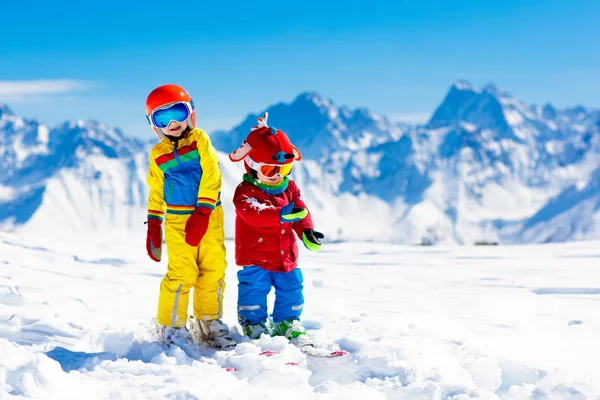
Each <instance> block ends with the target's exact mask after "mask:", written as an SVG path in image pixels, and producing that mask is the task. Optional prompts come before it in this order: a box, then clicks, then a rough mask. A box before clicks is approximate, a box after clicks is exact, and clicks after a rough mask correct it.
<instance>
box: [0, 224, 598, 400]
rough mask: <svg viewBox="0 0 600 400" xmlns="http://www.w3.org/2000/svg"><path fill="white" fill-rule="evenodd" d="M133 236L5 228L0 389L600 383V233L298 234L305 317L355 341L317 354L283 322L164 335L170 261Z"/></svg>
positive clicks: (565, 390)
mask: <svg viewBox="0 0 600 400" xmlns="http://www.w3.org/2000/svg"><path fill="white" fill-rule="evenodd" d="M144 243H145V235H144V230H143V227H140V229H138V230H137V231H135V232H130V233H125V232H123V231H113V232H111V234H100V233H99V232H91V233H90V234H89V235H69V234H64V235H61V236H60V237H48V236H43V237H41V238H34V237H33V236H32V235H27V236H24V235H18V234H6V233H0V254H1V255H2V257H1V259H0V398H2V399H7V400H8V399H17V398H43V399H61V400H62V399H81V398H85V399H113V398H119V399H198V398H200V399H211V400H219V399H234V398H244V399H248V400H250V399H261V400H262V399H282V398H285V399H375V400H378V399H381V400H383V399H406V400H441V399H447V400H451V399H452V400H462V399H488V400H498V399H503V400H509V399H512V400H520V399H561V400H563V399H565V400H568V399H597V398H598V396H600V375H599V374H598V368H597V360H598V358H599V357H600V346H598V330H599V329H600V314H599V313H598V312H597V305H596V303H597V301H594V300H597V298H598V296H600V281H599V279H600V275H599V271H598V268H597V264H598V257H600V254H599V251H598V249H599V245H600V243H598V242H589V243H568V244H551V245H530V246H499V247H473V246H464V247H455V246H452V247H444V246H440V247H439V248H435V249H432V248H426V247H420V246H401V245H385V244H375V243H371V244H369V243H336V244H332V243H329V244H327V245H326V246H324V248H323V250H322V251H321V252H319V253H310V252H308V251H305V250H304V249H302V250H301V255H300V259H301V263H302V266H303V267H302V268H303V274H304V278H305V281H304V284H305V291H304V293H305V308H304V313H303V320H304V324H305V325H306V326H307V327H308V329H309V332H310V333H311V334H312V335H314V337H315V338H316V339H317V340H318V341H319V342H320V343H323V344H326V345H329V346H332V348H341V349H344V350H346V351H349V352H350V355H349V356H346V358H337V359H312V358H310V357H307V356H305V355H303V354H302V353H300V351H299V350H298V349H297V348H295V347H294V346H292V345H290V344H288V343H287V341H286V340H283V339H282V338H281V337H279V338H270V337H266V336H265V337H263V338H261V340H257V341H249V340H247V339H246V338H243V337H240V336H236V338H237V339H238V340H239V341H240V344H239V345H238V347H237V348H236V350H234V351H227V352H219V351H214V350H210V349H206V348H195V347H193V346H187V347H184V348H183V349H182V348H165V347H164V346H161V345H159V344H158V343H156V342H155V341H153V339H152V337H151V330H152V323H151V318H152V317H154V315H155V312H156V301H157V296H158V287H159V282H160V280H161V278H162V275H163V273H164V272H165V271H166V261H163V262H162V263H161V264H160V265H159V264H156V263H154V262H152V261H150V260H149V259H148V258H147V256H146V254H145V251H144ZM136 249H137V250H136ZM227 250H228V253H227V254H228V255H229V257H228V261H229V265H230V267H229V269H228V273H227V278H226V281H227V289H226V291H225V304H224V315H225V318H224V319H225V322H227V323H228V324H229V325H230V326H231V327H233V326H234V325H235V324H236V302H237V290H236V283H237V280H236V276H235V271H236V267H235V266H234V263H233V251H232V250H233V242H231V241H228V242H227ZM548 271H552V273H548ZM269 303H270V304H272V303H273V298H272V297H270V298H269ZM265 350H276V351H278V352H279V353H280V355H279V356H275V357H265V356H260V355H259V353H260V352H262V351H265ZM289 362H295V363H297V364H298V365H286V363H289ZM232 367H234V368H237V371H235V372H228V371H227V370H226V368H232Z"/></svg>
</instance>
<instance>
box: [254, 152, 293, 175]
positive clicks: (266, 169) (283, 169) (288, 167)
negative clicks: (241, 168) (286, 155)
mask: <svg viewBox="0 0 600 400" xmlns="http://www.w3.org/2000/svg"><path fill="white" fill-rule="evenodd" d="M246 162H247V163H248V166H249V167H250V168H252V169H253V170H255V171H260V173H261V174H263V175H264V176H266V177H268V178H272V177H274V176H275V175H277V174H279V175H281V176H287V175H289V174H290V172H292V168H293V167H294V163H293V162H291V163H289V164H264V163H259V162H256V161H254V160H253V159H251V158H250V157H246Z"/></svg>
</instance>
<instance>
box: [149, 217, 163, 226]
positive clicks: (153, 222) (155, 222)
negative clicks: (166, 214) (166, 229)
mask: <svg viewBox="0 0 600 400" xmlns="http://www.w3.org/2000/svg"><path fill="white" fill-rule="evenodd" d="M147 223H148V228H150V227H155V226H156V227H159V228H160V227H161V226H162V219H153V218H148V222H147Z"/></svg>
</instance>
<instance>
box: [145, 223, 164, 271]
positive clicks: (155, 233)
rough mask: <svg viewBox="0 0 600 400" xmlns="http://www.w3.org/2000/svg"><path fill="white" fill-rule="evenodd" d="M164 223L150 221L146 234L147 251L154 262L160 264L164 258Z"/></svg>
mask: <svg viewBox="0 0 600 400" xmlns="http://www.w3.org/2000/svg"><path fill="white" fill-rule="evenodd" d="M161 225H162V223H161V222H160V221H157V220H155V219H151V220H149V221H148V233H147V234H146V251H147V252H148V256H150V258H151V259H152V260H153V261H156V262H159V261H160V257H161V256H162V229H161Z"/></svg>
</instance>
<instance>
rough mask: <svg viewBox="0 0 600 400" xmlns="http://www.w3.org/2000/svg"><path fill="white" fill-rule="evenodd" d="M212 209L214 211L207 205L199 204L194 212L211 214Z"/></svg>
mask: <svg viewBox="0 0 600 400" xmlns="http://www.w3.org/2000/svg"><path fill="white" fill-rule="evenodd" d="M212 211H213V209H212V208H209V207H205V206H198V207H196V209H195V210H194V214H201V215H205V216H209V215H210V214H212Z"/></svg>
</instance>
